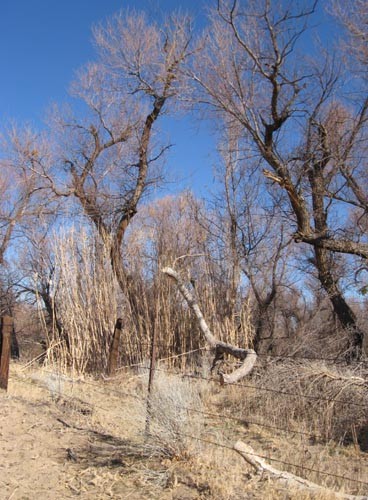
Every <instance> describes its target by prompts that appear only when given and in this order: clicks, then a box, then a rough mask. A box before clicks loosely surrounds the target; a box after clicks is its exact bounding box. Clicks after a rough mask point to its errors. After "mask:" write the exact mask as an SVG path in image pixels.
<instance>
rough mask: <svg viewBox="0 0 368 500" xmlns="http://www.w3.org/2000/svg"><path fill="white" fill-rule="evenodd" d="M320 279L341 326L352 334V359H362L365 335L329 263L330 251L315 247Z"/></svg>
mask: <svg viewBox="0 0 368 500" xmlns="http://www.w3.org/2000/svg"><path fill="white" fill-rule="evenodd" d="M314 253H315V256H316V267H317V270H318V278H319V281H320V283H321V285H322V287H323V289H324V290H325V291H326V293H327V294H328V297H329V299H330V301H331V304H332V307H333V310H334V312H335V314H336V316H337V318H338V320H339V322H340V324H341V325H342V326H343V327H344V328H346V329H347V330H348V331H349V332H350V342H349V351H350V352H349V354H348V357H349V358H351V359H357V358H360V356H361V354H362V349H363V340H364V333H363V332H362V331H361V329H360V328H359V327H358V325H357V318H356V316H355V314H354V311H353V310H352V309H351V307H350V306H349V304H348V303H347V302H346V300H345V298H344V296H343V294H342V292H341V290H340V288H339V286H338V284H337V282H336V280H335V279H334V277H333V275H332V271H331V266H330V264H329V263H328V254H329V252H328V250H325V249H324V248H320V247H314Z"/></svg>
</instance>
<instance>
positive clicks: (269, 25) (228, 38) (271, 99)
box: [193, 0, 368, 351]
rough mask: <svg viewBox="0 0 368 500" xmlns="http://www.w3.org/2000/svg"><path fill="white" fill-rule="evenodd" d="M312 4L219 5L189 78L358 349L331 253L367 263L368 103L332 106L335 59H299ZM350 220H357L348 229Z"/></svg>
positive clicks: (359, 340) (358, 335) (359, 336)
mask: <svg viewBox="0 0 368 500" xmlns="http://www.w3.org/2000/svg"><path fill="white" fill-rule="evenodd" d="M316 6H317V2H316V1H312V2H309V3H303V4H302V5H300V4H299V2H295V3H294V2H293V3H290V4H288V5H285V4H283V3H276V2H270V1H269V0H263V1H261V2H259V1H254V0H250V1H248V2H246V3H245V2H241V1H237V0H231V1H228V0H218V2H217V8H215V9H213V11H212V13H211V28H210V31H209V33H208V34H207V35H206V36H207V38H206V42H207V43H206V50H205V51H204V52H203V53H202V57H201V60H200V63H199V64H198V65H197V66H196V67H195V69H194V70H193V79H194V81H195V82H196V84H197V89H198V91H199V93H200V97H199V98H200V99H201V100H202V101H204V102H206V103H207V104H209V105H210V106H211V108H212V109H213V110H214V111H215V112H216V113H217V116H218V117H221V118H222V119H224V120H225V121H226V122H227V123H230V125H231V124H234V126H236V127H241V128H242V130H243V148H244V149H247V150H248V151H253V152H254V153H256V154H257V155H258V156H259V158H260V159H261V161H260V163H259V167H260V168H263V173H264V175H265V177H266V178H267V179H268V180H269V181H271V183H273V184H274V185H276V186H279V187H280V188H281V189H282V190H283V193H284V194H285V195H286V196H287V199H288V203H289V206H290V208H291V209H292V214H293V218H292V222H293V223H294V225H295V231H294V240H295V241H296V242H304V243H308V244H310V245H312V246H313V248H314V252H315V264H316V266H317V269H318V273H319V279H320V282H321V285H322V286H323V288H324V289H325V291H326V292H327V294H328V295H329V297H330V299H331V302H332V305H333V307H334V310H335V312H336V314H337V316H338V317H339V320H340V322H341V323H342V325H343V326H344V327H347V328H349V329H351V330H352V337H351V347H353V348H354V349H355V348H356V349H357V350H358V351H359V350H360V349H361V347H362V341H363V332H362V331H360V330H359V328H358V327H357V324H356V317H355V315H354V313H353V311H352V310H351V308H350V307H349V305H348V304H347V302H346V300H345V299H344V296H343V294H342V291H341V288H340V286H339V277H338V276H336V275H335V273H334V269H333V265H332V261H331V259H330V255H329V252H331V251H332V252H339V253H346V254H350V255H355V256H357V257H361V258H364V259H365V258H367V257H368V243H367V241H366V237H365V234H364V225H365V222H364V221H365V219H366V217H367V204H366V200H367V193H366V192H365V191H364V189H365V187H364V185H362V184H361V183H360V182H359V181H358V179H359V176H361V175H363V178H365V177H366V167H365V162H364V160H363V158H364V149H365V147H366V141H364V134H365V130H366V118H367V116H366V115H367V111H368V107H367V105H368V101H367V100H366V99H365V98H364V99H363V101H362V104H361V105H355V107H350V109H349V111H347V109H346V106H342V104H340V103H338V102H337V100H336V93H335V90H336V85H337V82H338V76H339V75H338V71H337V68H336V64H335V63H334V60H333V57H330V56H329V55H328V54H326V55H325V57H320V58H319V59H318V61H317V63H313V64H310V63H308V64H307V58H306V56H307V54H302V53H300V50H299V48H298V42H302V41H303V39H304V38H303V37H305V36H306V30H307V23H308V20H309V18H310V17H311V16H312V15H313V13H314V12H315V9H316ZM304 40H305V39H304ZM344 108H345V109H346V110H345V112H344V113H341V110H342V109H344ZM342 115H344V117H343V118H342ZM332 117H333V118H334V120H335V121H333V120H332ZM341 211H343V213H344V216H341V215H339V214H341ZM351 220H355V221H359V225H357V226H355V227H354V229H353V228H352V225H351V224H349V221H351Z"/></svg>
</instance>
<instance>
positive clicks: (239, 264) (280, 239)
mask: <svg viewBox="0 0 368 500" xmlns="http://www.w3.org/2000/svg"><path fill="white" fill-rule="evenodd" d="M225 130H226V129H225ZM237 132H239V130H236V129H235V127H233V126H232V127H230V128H229V129H228V130H227V131H226V132H225V134H224V139H223V140H222V141H221V146H220V148H219V151H220V154H221V157H222V163H221V165H219V167H218V175H219V179H220V183H221V185H222V188H221V190H220V192H219V195H218V196H217V200H216V213H217V214H218V215H217V222H216V219H215V221H213V224H212V228H211V233H214V232H217V238H216V240H217V245H218V246H223V247H224V249H223V252H224V255H223V258H222V262H224V263H225V265H227V267H228V272H227V274H228V276H229V279H228V280H227V281H226V282H227V286H228V289H229V292H230V293H229V294H226V295H225V294H224V295H225V297H228V296H230V300H229V302H230V304H231V308H230V310H231V311H233V313H235V312H236V310H239V301H241V300H242V298H241V288H242V287H241V283H243V288H244V282H246V283H247V284H248V286H249V289H250V296H251V297H252V301H253V307H252V320H253V323H254V338H253V347H254V348H255V350H256V351H257V350H258V347H259V345H260V343H262V341H263V340H264V339H265V338H267V339H269V340H270V339H271V342H270V343H271V344H272V342H273V335H274V333H275V330H276V307H275V304H276V301H277V298H278V296H279V295H280V291H281V289H282V288H283V287H287V286H288V281H289V279H288V277H287V274H288V273H287V265H286V263H287V261H289V262H290V261H292V260H293V256H292V254H291V251H290V240H291V238H290V234H288V232H287V228H285V227H284V225H285V223H283V222H282V220H281V219H280V216H279V215H278V209H279V200H278V199H277V198H276V197H274V196H272V193H269V192H267V190H266V189H264V188H263V187H262V183H261V175H262V174H261V173H260V172H259V170H258V168H257V163H258V160H256V161H254V158H253V155H247V154H246V152H244V151H242V150H241V145H240V143H239V137H238V135H237ZM216 230H217V231H216ZM243 294H244V292H243ZM239 327H240V328H241V324H240V325H239Z"/></svg>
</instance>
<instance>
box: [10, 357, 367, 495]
mask: <svg viewBox="0 0 368 500" xmlns="http://www.w3.org/2000/svg"><path fill="white" fill-rule="evenodd" d="M284 368H285V367H284ZM273 370H274V371H273V380H274V384H275V376H276V373H277V371H278V370H280V374H279V376H280V380H281V374H282V370H281V369H280V367H277V366H275V367H274V368H273ZM303 373H304V372H303ZM307 373H309V372H308V371H307ZM259 376H260V375H259ZM270 376H271V375H270ZM306 380H307V379H306ZM258 382H259V381H258ZM146 383H147V373H146V372H144V373H142V374H141V373H139V372H138V373H137V372H135V373H132V372H131V373H130V372H126V373H124V374H121V376H120V377H119V378H118V379H115V380H111V381H98V380H95V379H92V378H90V377H82V376H79V377H75V376H72V375H70V376H68V375H64V374H61V373H60V372H57V371H52V370H50V369H47V370H45V369H38V368H37V369H36V368H32V367H31V368H29V369H23V368H22V366H21V365H12V366H11V379H10V386H9V395H8V400H9V402H11V403H12V404H14V407H13V416H14V419H13V420H12V423H14V422H15V421H16V420H17V417H16V412H17V411H18V410H17V406H16V405H17V404H18V403H19V404H20V403H22V404H27V405H28V406H27V407H28V408H32V410H29V409H28V410H27V413H28V415H30V417H29V418H28V420H27V421H24V417H22V415H23V413H22V414H20V422H25V423H24V424H19V425H24V426H25V427H26V428H27V429H30V428H32V431H31V433H32V436H34V439H35V444H34V445H32V446H34V447H36V446H40V447H43V449H45V448H46V449H47V447H48V446H49V447H52V449H53V450H57V451H54V452H53V453H55V455H56V460H59V461H62V462H63V463H64V464H66V465H65V467H64V472H63V474H64V475H63V478H62V479H63V481H64V482H63V484H64V487H65V488H67V490H66V491H69V494H70V495H71V496H73V495H76V494H78V495H79V497H81V498H86V499H87V498H91V497H92V496H96V497H97V498H101V499H105V498H116V499H120V498H121V499H123V498H135V499H138V498H147V499H148V498H149V499H155V498H157V499H159V498H160V499H166V498H167V499H169V498H170V499H177V500H179V499H180V498H189V499H195V498H198V499H199V498H208V499H213V498H216V499H219V500H235V499H239V498H244V499H246V498H254V499H257V498H258V499H280V500H281V499H285V498H289V499H309V498H310V499H312V498H319V499H321V500H322V499H324V500H327V499H328V498H333V496H331V495H330V496H329V495H327V494H326V495H324V494H321V495H313V496H312V495H311V494H309V493H308V492H302V491H300V490H299V491H297V490H295V491H290V490H288V491H287V492H286V491H285V489H284V488H283V487H282V486H281V485H280V484H279V483H278V481H277V480H275V479H271V478H269V477H267V475H261V476H259V475H257V474H255V472H254V471H253V470H252V469H251V467H250V466H249V465H248V464H247V463H246V462H245V461H244V460H243V459H242V458H241V457H240V456H239V455H238V454H237V453H235V452H234V451H232V450H231V449H229V448H231V446H232V445H233V444H234V442H235V441H236V440H237V439H239V438H240V439H242V440H243V441H244V442H246V443H248V444H250V445H251V446H252V447H253V448H254V450H255V452H256V453H259V454H261V455H264V456H268V457H270V458H275V459H278V460H281V461H285V462H288V463H294V464H297V465H298V464H301V465H303V466H304V467H309V468H314V469H318V470H323V471H326V472H328V473H331V474H338V475H339V474H340V475H344V476H349V477H352V478H353V479H354V480H355V481H354V482H347V481H344V480H341V479H339V478H335V477H329V476H324V475H322V474H316V473H313V472H310V471H308V470H304V471H303V470H300V469H299V468H293V467H290V466H287V465H285V464H280V463H278V462H271V461H270V463H271V464H272V465H274V466H275V467H277V468H279V469H284V470H290V471H291V472H293V473H295V474H299V475H301V476H304V477H306V478H307V479H309V480H311V481H314V482H316V483H319V484H323V485H326V486H328V487H330V488H332V489H333V490H335V491H341V490H343V489H345V490H346V491H348V492H349V493H356V494H358V493H360V494H363V493H364V492H365V493H367V489H364V488H366V487H364V486H363V485H359V483H357V482H356V481H357V480H362V481H366V473H367V470H368V469H367V468H368V457H367V455H366V454H364V453H362V452H360V451H359V450H358V448H357V447H356V446H354V445H350V446H341V445H339V444H337V443H336V442H332V441H329V442H318V441H311V440H310V439H309V438H308V437H306V436H301V435H296V434H293V433H292V432H291V433H288V434H285V433H283V432H278V431H277V430H276V429H268V428H264V427H262V426H255V425H249V426H244V425H242V424H241V423H240V422H238V421H235V420H231V419H227V418H225V417H217V416H216V414H221V415H229V416H230V415H231V416H235V415H237V414H238V413H239V412H243V414H245V412H246V414H247V415H249V416H252V417H253V418H259V419H261V417H262V418H263V421H264V422H268V423H274V424H278V425H280V424H283V425H286V424H287V425H288V428H290V429H291V428H293V426H295V427H294V430H296V429H297V428H298V427H297V426H298V425H300V429H302V428H303V426H302V425H301V422H302V420H301V419H300V418H299V417H298V418H299V420H298V418H296V412H294V413H292V412H291V415H286V414H285V413H287V411H291V410H292V406H291V404H295V402H292V403H291V404H290V406H289V407H288V410H287V409H286V405H285V406H284V407H283V409H279V408H278V404H279V401H278V400H277V399H275V398H274V395H271V394H269V395H268V398H269V399H268V400H267V399H266V398H265V396H262V395H261V392H258V407H257V406H256V400H257V394H256V393H253V392H252V391H251V390H249V389H248V390H246V389H241V390H240V389H239V387H222V388H221V387H220V386H218V385H216V384H210V383H208V382H205V381H203V380H193V379H188V378H184V379H183V378H182V377H181V376H180V375H177V376H175V375H167V374H164V373H162V372H157V377H156V379H155V384H154V389H153V393H152V399H151V417H152V418H151V427H150V430H151V432H150V436H149V438H147V437H145V434H144V430H145V425H146V408H147V407H146ZM9 398H10V399H9ZM272 400H273V402H274V404H273V407H272ZM190 407H191V408H194V409H195V410H197V411H196V412H191V411H188V410H185V408H190ZM262 408H263V410H265V411H263V410H262ZM272 408H273V417H272V418H271V415H272V414H271V413H270V414H268V415H267V414H266V410H267V412H271V410H272ZM23 411H24V410H21V412H23ZM310 411H311V410H310ZM262 412H263V415H261V413H262ZM24 414H25V413H24ZM32 415H34V421H35V424H36V426H34V424H33V420H32V418H33V417H32ZM282 416H283V418H284V420H283V421H282V420H280V419H281V417H282ZM22 419H23V420H22ZM277 419H279V421H277ZM41 421H42V422H44V423H43V424H42V425H43V426H42V427H40V432H38V431H37V422H41ZM46 428H47V429H48V432H47V433H46V432H44V430H42V429H46ZM304 428H305V429H307V428H308V426H307V425H306V424H304ZM14 429H16V428H14ZM14 429H13V431H12V434H14ZM4 432H5V431H4ZM15 435H16V436H19V440H20V443H21V441H22V439H24V438H23V437H22V436H25V435H27V431H26V430H25V429H23V430H21V429H20V428H19V429H18V430H16V434H15ZM189 436H191V437H189ZM193 438H194V439H193ZM27 439H28V438H27ZM53 440H54V441H55V443H54V442H53ZM210 442H214V443H218V444H222V445H225V447H221V446H216V445H214V444H211V443H210ZM15 446H20V447H19V449H22V447H21V445H20V444H19V445H15ZM12 449H13V453H15V452H16V451H15V450H16V449H17V448H16V447H15V448H14V446H12ZM68 450H69V451H68ZM70 452H71V453H72V455H71V456H72V457H74V458H75V459H74V458H69V460H68V458H67V456H68V453H70ZM34 453H35V452H34ZM5 460H6V457H5ZM15 462H16V461H15ZM15 462H14V463H15ZM19 467H20V468H21V467H22V461H21V460H19ZM12 473H14V474H15V476H14V477H18V476H17V474H18V472H17V471H16V470H13V469H12ZM19 477H22V475H21V473H20V472H19ZM33 480H34V478H33ZM29 481H32V477H30V478H29ZM55 484H59V483H58V482H57V481H56V482H55ZM10 493H11V492H10ZM10 493H9V494H10ZM62 495H64V496H62ZM128 495H129V496H128ZM14 498H15V499H16V498H17V496H15V497H14ZM55 498H68V496H67V495H66V494H65V491H64V493H63V494H61V493H60V496H59V497H58V496H57V495H55Z"/></svg>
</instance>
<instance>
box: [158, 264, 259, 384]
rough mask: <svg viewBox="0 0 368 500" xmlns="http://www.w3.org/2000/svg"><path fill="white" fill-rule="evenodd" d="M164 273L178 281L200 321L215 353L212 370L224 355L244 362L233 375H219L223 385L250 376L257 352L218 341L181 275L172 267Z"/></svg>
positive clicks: (165, 269)
mask: <svg viewBox="0 0 368 500" xmlns="http://www.w3.org/2000/svg"><path fill="white" fill-rule="evenodd" d="M162 272H163V273H164V274H167V276H170V278H172V279H174V280H175V281H176V284H177V286H178V289H179V291H180V293H181V294H182V296H183V297H184V299H185V301H186V302H187V304H188V306H189V308H190V309H191V311H192V312H193V313H194V315H195V317H196V318H197V320H198V324H199V328H200V330H201V332H202V334H203V336H204V338H205V339H206V341H207V343H208V344H209V346H210V348H211V349H212V350H213V351H214V352H215V358H214V361H213V364H212V369H213V368H214V367H215V366H216V364H217V362H218V361H219V360H221V359H223V356H224V354H230V355H231V356H234V357H235V358H237V359H240V360H241V361H242V363H241V365H240V367H239V368H237V369H236V370H234V371H233V372H232V373H231V374H226V373H219V375H220V381H221V383H222V384H234V383H236V382H238V380H240V379H241V378H243V377H245V376H246V375H248V374H249V373H250V372H251V371H252V370H253V367H254V365H255V362H256V360H257V354H256V352H255V351H254V350H253V349H241V348H240V347H236V346H233V345H231V344H227V343H226V342H221V341H219V340H217V339H216V338H215V336H214V335H213V334H212V332H211V330H210V329H209V327H208V325H207V323H206V320H205V319H204V317H203V314H202V311H201V310H200V308H199V305H198V303H197V301H196V300H195V298H194V297H193V295H192V294H191V292H190V291H189V289H188V288H187V286H186V285H185V284H184V282H183V281H182V279H181V277H180V275H179V273H177V272H176V271H174V269H172V268H171V267H165V268H164V269H163V270H162Z"/></svg>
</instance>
